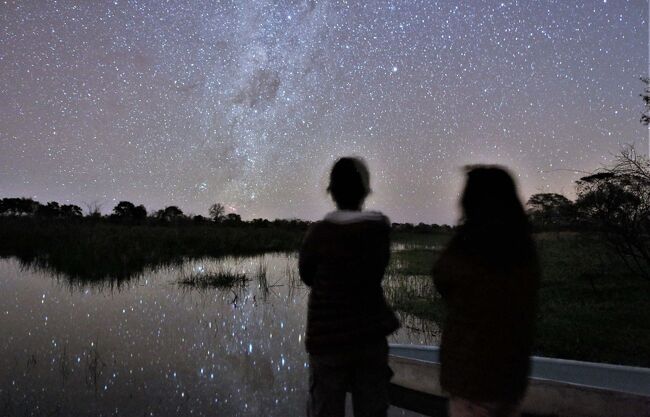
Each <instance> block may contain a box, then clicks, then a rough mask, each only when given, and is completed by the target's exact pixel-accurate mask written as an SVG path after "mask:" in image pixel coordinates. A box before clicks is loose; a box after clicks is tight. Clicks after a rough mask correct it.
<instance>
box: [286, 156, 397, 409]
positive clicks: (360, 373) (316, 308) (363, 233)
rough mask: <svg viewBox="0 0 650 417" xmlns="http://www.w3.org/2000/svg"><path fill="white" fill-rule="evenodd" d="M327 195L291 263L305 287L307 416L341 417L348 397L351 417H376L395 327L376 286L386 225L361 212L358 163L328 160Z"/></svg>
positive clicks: (383, 401) (365, 179) (363, 189)
mask: <svg viewBox="0 0 650 417" xmlns="http://www.w3.org/2000/svg"><path fill="white" fill-rule="evenodd" d="M328 191H329V193H330V194H331V196H332V199H333V200H334V202H335V203H336V207H337V210H335V211H333V212H330V213H329V214H327V215H326V216H325V218H324V219H323V220H322V221H319V222H316V223H314V224H313V225H312V227H311V228H310V229H309V231H308V232H307V234H306V235H305V239H304V241H303V245H302V248H301V250H300V256H299V262H298V264H299V271H300V278H301V279H302V281H303V282H304V283H305V284H307V285H308V286H309V287H310V292H309V302H308V309H307V332H306V333H307V334H306V340H305V345H306V349H307V352H308V353H309V402H308V412H307V414H308V415H309V416H312V417H325V416H327V417H339V416H341V417H342V416H344V415H345V397H346V392H351V394H352V406H353V410H354V415H355V416H367V417H384V416H386V412H387V410H388V384H389V381H390V378H391V376H392V372H391V370H390V368H389V367H388V343H387V341H386V336H387V335H388V334H390V333H392V332H394V331H395V330H396V329H397V328H398V327H399V322H398V320H397V317H396V316H395V314H394V313H393V311H392V310H391V309H390V307H389V306H388V304H387V303H386V300H385V298H384V293H383V290H382V287H381V281H382V279H383V276H384V270H385V269H386V265H387V264H388V260H389V257H390V240H389V232H390V223H389V221H388V218H386V216H384V215H383V214H381V213H380V212H376V211H363V210H362V207H363V203H364V201H365V199H366V197H367V196H368V194H369V193H370V175H369V172H368V168H367V167H366V165H365V164H364V163H363V161H362V160H360V159H359V158H350V157H346V158H341V159H339V160H338V161H336V163H335V164H334V166H333V168H332V171H331V174H330V182H329V187H328Z"/></svg>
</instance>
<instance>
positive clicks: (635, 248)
mask: <svg viewBox="0 0 650 417" xmlns="http://www.w3.org/2000/svg"><path fill="white" fill-rule="evenodd" d="M577 194H578V199H577V200H576V207H577V208H578V211H579V213H580V215H581V217H582V218H583V219H584V220H585V221H586V222H587V223H588V224H589V225H591V227H593V228H594V229H595V230H597V231H598V232H599V233H601V235H602V236H603V239H604V241H605V242H606V243H608V244H609V246H610V247H611V248H612V249H613V250H614V252H615V253H616V254H617V255H618V256H619V258H620V259H621V260H623V262H625V264H626V265H627V266H628V268H629V269H630V270H631V271H632V272H633V273H635V274H637V275H640V276H644V277H646V278H647V279H650V160H649V159H648V158H644V157H643V156H641V155H638V154H637V153H636V152H635V150H634V148H633V147H631V146H628V147H626V148H624V149H623V150H621V152H620V154H619V155H618V156H617V157H616V159H615V161H614V163H613V164H612V165H611V166H610V167H604V168H601V169H599V170H597V171H595V172H594V173H592V174H591V175H588V176H585V177H583V178H581V179H580V180H579V181H578V182H577Z"/></svg>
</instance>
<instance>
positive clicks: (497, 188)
mask: <svg viewBox="0 0 650 417" xmlns="http://www.w3.org/2000/svg"><path fill="white" fill-rule="evenodd" d="M461 205H462V209H463V220H464V223H466V224H471V225H477V226H486V227H489V226H496V225H498V226H499V227H505V228H507V227H508V226H514V227H517V228H518V227H519V226H522V225H525V224H526V223H527V220H526V213H525V211H524V207H523V205H522V204H521V201H520V200H519V196H518V195H517V187H516V186H515V182H514V180H513V179H512V176H511V175H510V173H509V172H508V171H507V170H506V169H504V168H502V167H499V166H494V165H479V166H470V167H467V181H466V183H465V190H464V191H463V196H462V200H461Z"/></svg>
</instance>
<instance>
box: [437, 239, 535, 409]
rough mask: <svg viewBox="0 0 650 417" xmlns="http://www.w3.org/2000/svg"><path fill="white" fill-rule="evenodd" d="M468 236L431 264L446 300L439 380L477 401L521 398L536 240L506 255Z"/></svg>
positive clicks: (528, 351) (532, 315) (530, 339)
mask: <svg viewBox="0 0 650 417" xmlns="http://www.w3.org/2000/svg"><path fill="white" fill-rule="evenodd" d="M493 236H494V235H493ZM468 239H473V238H472V236H468V234H465V233H463V232H462V231H461V232H460V233H459V234H458V235H457V236H456V237H455V238H454V239H452V242H451V243H450V245H449V246H448V248H447V249H446V250H445V251H444V252H443V253H442V255H441V256H440V258H439V260H438V261H437V262H436V264H435V266H434V268H433V276H434V281H435V285H436V288H437V290H438V291H439V292H440V294H441V295H442V297H443V298H444V300H445V302H446V304H447V307H448V308H447V312H448V314H447V318H446V322H445V323H444V325H443V331H442V342H441V346H440V359H441V371H440V383H441V386H442V388H443V389H444V390H446V391H447V392H449V393H451V394H452V395H456V396H459V397H463V398H467V399H470V400H474V401H505V402H517V401H519V400H520V399H521V398H522V397H523V395H524V393H525V390H526V386H527V382H528V379H527V378H528V374H529V370H530V359H529V357H530V354H531V349H532V343H533V327H534V318H535V310H536V295H537V286H538V280H539V274H538V268H537V259H536V254H535V250H534V246H533V244H532V241H531V242H529V243H530V248H529V249H528V250H527V249H525V248H519V249H517V251H518V252H519V253H506V254H505V255H504V254H499V253H498V248H496V249H495V248H494V247H493V248H490V249H487V250H486V251H484V252H488V255H487V256H486V255H485V254H484V253H483V255H481V253H479V252H477V251H473V250H472V249H471V248H470V249H468V246H471V244H470V245H468V244H467V243H468V242H467V240H468ZM472 242H473V240H472ZM486 243H487V242H486ZM495 245H498V242H495ZM524 246H525V245H524ZM499 257H501V259H498V258H499Z"/></svg>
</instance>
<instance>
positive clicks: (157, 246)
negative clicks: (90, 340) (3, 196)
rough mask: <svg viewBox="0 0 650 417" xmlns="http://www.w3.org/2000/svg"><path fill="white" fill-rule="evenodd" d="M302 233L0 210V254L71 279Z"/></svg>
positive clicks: (293, 242)
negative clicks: (134, 222)
mask: <svg viewBox="0 0 650 417" xmlns="http://www.w3.org/2000/svg"><path fill="white" fill-rule="evenodd" d="M302 235H303V232H302V231H300V230H293V229H290V228H282V227H275V226H267V227H254V226H248V227H236V226H218V225H212V224H207V225H206V224H193V223H191V222H186V223H183V224H179V225H155V224H140V225H129V224H119V223H117V224H116V223H111V222H108V221H96V220H93V219H79V220H57V219H54V220H43V219H38V218H28V217H2V216H0V257H8V256H16V257H18V258H19V259H20V260H21V261H22V262H23V263H24V264H26V265H29V266H35V267H43V268H47V269H48V270H51V271H53V272H55V273H57V274H59V275H62V276H64V277H65V278H66V279H68V280H70V281H71V282H80V283H84V284H88V283H97V284H98V285H104V284H105V283H106V281H107V280H108V281H110V282H111V283H114V282H116V283H118V284H119V283H120V282H123V281H127V280H130V279H131V278H134V277H137V276H139V275H140V274H141V273H142V272H143V271H144V270H145V269H146V268H155V267H160V266H165V265H170V264H179V263H180V262H182V261H183V260H186V259H197V258H202V257H206V256H211V257H220V256H224V255H255V254H262V253H266V252H291V251H295V250H296V249H297V248H298V247H299V245H300V242H301V240H302Z"/></svg>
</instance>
